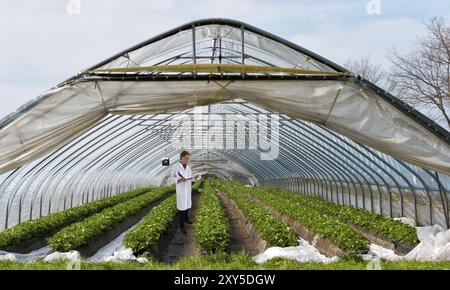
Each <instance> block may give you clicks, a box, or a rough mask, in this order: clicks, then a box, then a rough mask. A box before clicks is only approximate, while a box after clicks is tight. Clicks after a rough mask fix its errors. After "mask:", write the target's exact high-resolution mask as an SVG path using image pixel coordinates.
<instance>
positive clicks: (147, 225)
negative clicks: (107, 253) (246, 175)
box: [123, 196, 178, 253]
mask: <svg viewBox="0 0 450 290" xmlns="http://www.w3.org/2000/svg"><path fill="white" fill-rule="evenodd" d="M177 213H178V210H177V202H176V196H172V197H170V198H168V199H166V200H165V201H164V202H162V203H161V204H159V205H158V206H157V207H155V208H154V209H152V211H151V212H150V213H149V214H148V215H147V216H146V217H145V218H144V219H143V220H142V221H141V223H140V224H139V225H138V226H136V227H135V228H134V229H133V230H132V231H131V232H129V233H128V234H127V235H126V236H125V239H124V241H123V244H124V246H125V247H127V248H131V249H133V252H134V253H143V252H145V251H148V250H151V249H152V248H153V247H154V246H156V244H157V243H158V241H159V240H160V239H161V237H162V236H163V235H164V234H165V233H167V231H168V229H169V228H170V226H171V225H172V223H173V221H174V219H175V218H176V216H177Z"/></svg>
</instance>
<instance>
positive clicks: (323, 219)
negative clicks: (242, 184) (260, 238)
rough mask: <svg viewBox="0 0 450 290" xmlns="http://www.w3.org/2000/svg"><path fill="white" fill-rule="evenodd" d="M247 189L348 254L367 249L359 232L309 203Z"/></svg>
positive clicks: (366, 243) (272, 193) (273, 193)
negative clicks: (305, 203)
mask: <svg viewBox="0 0 450 290" xmlns="http://www.w3.org/2000/svg"><path fill="white" fill-rule="evenodd" d="M247 191H248V192H249V193H251V194H253V195H254V196H255V197H257V198H258V199H260V200H261V201H262V202H264V203H265V204H267V205H269V206H271V207H273V208H274V209H276V210H277V211H279V212H281V213H283V214H284V215H286V216H288V217H290V218H292V219H294V220H297V221H298V222H299V223H300V224H302V225H303V226H305V227H306V228H308V229H309V230H311V231H313V232H315V233H316V234H318V235H320V236H322V237H323V238H326V239H328V240H330V242H332V243H333V244H335V245H336V246H338V247H340V248H341V249H342V250H344V251H346V252H347V253H349V254H352V253H358V252H365V251H367V250H368V249H369V244H370V243H369V241H368V240H367V239H366V238H365V237H363V236H362V235H361V234H359V233H358V232H356V231H355V230H353V229H351V228H350V227H348V226H347V225H345V224H343V223H341V222H339V221H336V220H335V219H333V218H330V217H329V216H327V215H325V214H324V212H322V211H317V210H315V209H314V207H312V206H310V205H304V204H302V203H301V202H299V201H298V200H297V199H296V198H294V197H293V196H291V195H289V193H286V194H280V193H279V192H278V191H277V192H276V193H275V192H272V191H268V190H262V189H248V190H247ZM292 194H294V193H292ZM287 195H289V196H287Z"/></svg>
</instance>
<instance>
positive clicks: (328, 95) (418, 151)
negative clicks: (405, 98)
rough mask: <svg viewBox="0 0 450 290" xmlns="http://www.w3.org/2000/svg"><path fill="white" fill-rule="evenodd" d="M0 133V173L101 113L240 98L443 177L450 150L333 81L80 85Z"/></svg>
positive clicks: (449, 168)
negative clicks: (336, 133) (315, 124)
mask: <svg viewBox="0 0 450 290" xmlns="http://www.w3.org/2000/svg"><path fill="white" fill-rule="evenodd" d="M49 95H50V96H49V97H47V98H45V99H44V100H43V101H42V102H40V103H39V104H38V105H37V106H35V107H33V108H32V109H30V110H29V111H27V112H25V113H23V114H22V115H21V116H20V117H19V118H18V119H16V120H15V121H14V122H12V123H11V124H9V125H7V126H6V127H4V128H2V129H1V130H0V148H1V149H0V171H1V172H6V171H8V170H11V169H14V168H17V167H19V166H21V165H23V164H26V163H29V162H31V161H33V160H34V159H36V158H38V157H40V156H43V155H45V154H47V153H49V152H51V151H52V150H54V149H57V148H59V147H60V146H61V145H64V144H66V143H67V142H68V141H70V140H72V139H73V138H75V137H77V136H79V135H80V134H81V133H82V132H84V131H86V130H87V129H89V128H91V127H92V125H93V124H95V123H97V122H98V121H99V120H101V119H102V118H104V117H105V116H106V115H107V114H108V113H112V114H121V115H129V114H130V115H132V114H155V113H161V112H171V111H177V110H181V109H186V108H191V107H193V106H202V105H206V104H211V103H216V102H220V101H224V100H229V99H233V98H241V99H244V100H247V101H249V102H251V103H254V104H257V105H259V106H261V107H264V108H267V109H269V110H271V111H274V112H279V113H283V114H286V115H289V116H291V117H294V118H299V119H302V120H307V121H311V122H314V123H318V124H324V125H325V126H326V127H328V128H330V129H332V130H333V131H335V132H338V133H340V134H342V135H344V136H347V137H350V138H351V139H353V140H356V141H358V142H360V143H363V144H366V145H368V146H370V147H372V148H375V149H377V150H379V151H381V152H384V153H386V154H388V155H391V156H393V157H395V158H398V159H401V160H405V161H407V162H409V163H412V164H416V165H419V166H422V167H427V168H431V169H433V170H436V171H440V172H442V173H446V174H449V173H450V146H449V145H448V144H446V143H444V142H443V141H442V140H440V139H439V138H438V137H436V136H435V135H433V134H432V133H431V132H429V131H428V130H427V129H425V128H423V127H422V126H421V125H419V124H417V123H416V122H415V121H413V120H412V119H410V118H409V117H407V116H406V115H404V114H403V113H401V112H399V111H397V110H396V109H395V108H394V107H393V106H392V105H390V104H389V103H387V102H386V101H384V100H383V99H381V98H380V97H378V96H377V95H376V94H374V93H372V92H370V91H369V90H366V89H364V88H361V87H359V86H358V85H355V84H353V83H351V82H338V81H280V80H277V81H263V82H261V81H248V80H247V81H233V82H232V81H222V82H219V81H215V82H207V81H180V82H178V81H170V82H125V81H124V82H108V81H98V82H80V83H77V84H73V85H70V86H66V87H63V88H59V89H56V90H55V91H52V92H50V93H49Z"/></svg>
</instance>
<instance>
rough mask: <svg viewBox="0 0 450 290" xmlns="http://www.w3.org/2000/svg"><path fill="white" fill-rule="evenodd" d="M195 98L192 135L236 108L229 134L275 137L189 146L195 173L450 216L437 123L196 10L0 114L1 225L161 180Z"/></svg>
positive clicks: (449, 167)
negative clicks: (271, 152) (239, 129)
mask: <svg viewBox="0 0 450 290" xmlns="http://www.w3.org/2000/svg"><path fill="white" fill-rule="evenodd" d="M297 95H298V96H297ZM198 106H199V107H202V108H204V110H206V113H201V114H200V115H201V116H202V117H204V118H205V120H206V121H205V122H203V123H202V124H201V125H200V126H199V127H198V126H197V127H195V129H194V131H193V132H192V136H191V137H192V138H193V139H195V138H203V136H204V134H209V135H210V134H219V135H220V134H221V133H222V132H221V131H220V130H218V131H214V129H211V127H213V126H212V125H211V124H212V123H214V122H215V121H217V120H214V117H215V116H226V117H227V118H229V119H230V120H231V121H236V122H239V120H241V118H242V117H243V116H245V117H246V118H247V120H248V121H249V122H247V123H246V124H245V126H244V127H245V128H244V132H245V133H244V135H245V136H241V137H245V140H250V139H251V138H257V140H258V141H259V143H260V144H259V145H260V147H261V148H267V147H270V146H271V144H274V143H276V144H278V145H279V154H278V156H277V158H276V159H274V160H262V159H261V158H260V151H261V148H254V147H252V148H250V147H251V146H247V147H248V148H247V147H246V146H241V147H242V148H240V147H239V146H240V145H243V144H240V145H239V144H236V147H234V148H233V149H231V150H225V149H215V148H212V149H210V148H206V149H205V148H195V146H193V148H191V150H192V153H193V157H194V170H195V171H197V173H204V174H206V173H210V174H215V175H217V176H218V177H221V178H225V179H235V180H240V181H242V182H245V183H248V184H253V185H260V186H267V187H272V186H274V187H283V188H287V189H289V190H292V191H295V192H298V193H301V194H308V195H316V196H320V197H322V198H324V199H327V200H329V201H333V202H336V203H339V204H346V205H351V206H354V207H360V208H363V209H367V210H370V211H373V212H376V213H379V214H382V215H388V216H391V217H411V218H413V219H415V220H416V221H417V222H418V223H419V224H423V225H431V224H440V225H442V226H445V227H447V228H448V227H450V221H449V202H448V198H449V194H450V176H449V174H450V133H449V132H448V131H446V130H445V129H443V128H442V127H440V126H439V125H438V124H436V123H435V122H433V121H431V120H430V119H428V118H427V117H426V116H424V115H423V114H421V113H420V112H418V111H416V110H414V109H413V108H411V107H410V106H408V105H407V104H405V103H404V102H402V101H400V100H399V99H397V98H396V97H394V96H393V95H391V94H389V93H388V92H386V91H384V90H382V89H381V88H379V87H377V86H375V85H374V84H372V83H370V82H368V81H367V80H363V79H362V78H361V77H359V76H356V75H354V74H353V73H351V72H349V71H348V70H346V69H345V68H343V67H341V66H339V65H337V64H335V63H333V62H331V61H329V60H327V59H325V58H323V57H321V56H319V55H317V54H315V53H313V52H311V51H309V50H306V49H304V48H302V47H300V46H298V45H296V44H293V43H291V42H289V41H286V40H284V39H282V38H280V37H277V36H275V35H273V34H270V33H268V32H265V31H262V30H260V29H258V28H256V27H253V26H250V25H248V24H245V23H242V22H239V21H234V20H226V19H207V20H201V21H195V22H191V23H188V24H186V25H183V26H180V27H177V28H175V29H173V30H171V31H168V32H166V33H163V34H161V35H159V36H157V37H154V38H151V39H149V40H148V41H145V42H143V43H141V44H139V45H137V46H134V47H132V48H130V49H127V50H125V51H123V52H121V53H119V54H117V55H115V56H113V57H111V58H108V59H107V60H105V61H103V62H101V63H99V64H97V65H95V66H93V67H91V68H89V69H87V70H85V71H83V72H81V73H80V74H77V75H75V76H73V77H71V78H69V79H68V80H66V81H64V82H62V83H61V84H60V85H58V86H57V87H55V88H53V89H51V90H50V91H48V92H47V93H45V94H44V95H42V96H40V97H39V98H37V99H36V100H34V101H32V102H30V103H28V104H26V105H25V106H23V107H21V108H20V109H19V110H18V111H17V112H15V113H13V114H11V115H10V116H7V117H6V118H4V119H3V120H1V121H0V148H1V149H0V174H1V175H0V228H4V229H6V228H9V227H11V226H13V225H15V224H18V223H21V222H23V221H25V220H29V219H34V218H39V217H42V216H45V215H48V214H49V213H52V212H57V211H61V210H64V209H67V208H71V207H74V206H77V205H80V204H85V203H88V202H91V201H94V200H98V199H100V198H103V197H106V196H112V195H115V194H117V193H120V192H123V191H125V190H129V189H133V188H137V187H141V186H148V185H158V186H159V185H162V184H164V183H166V182H167V176H168V175H169V171H170V168H167V167H162V166H161V160H162V159H163V158H166V157H167V158H170V160H171V162H175V161H176V160H177V154H178V153H179V152H178V151H179V150H178V149H177V148H174V147H172V146H171V142H172V139H171V138H173V134H174V133H175V132H177V130H180V129H182V128H181V127H182V124H184V123H186V122H194V123H195V122H196V117H198V113H197V112H196V109H194V107H198ZM358 110H361V111H358ZM260 116H265V117H264V118H267V119H270V120H271V121H273V118H275V116H276V117H277V118H279V134H270V135H271V136H270V137H271V138H270V140H268V139H267V138H266V139H265V138H262V137H260V136H259V135H262V132H261V131H260V130H256V131H254V130H253V129H254V128H253V127H252V125H251V124H253V123H258V122H260V119H259V117H260ZM211 122H212V123H211ZM380 122H384V123H380ZM233 126H234V125H233ZM272 129H273V128H272ZM233 132H235V131H234V127H233ZM234 134H238V133H233V137H234ZM209 135H208V136H209ZM255 136H256V137H255ZM258 136H259V137H258ZM246 142H247V141H246ZM244 145H246V144H244Z"/></svg>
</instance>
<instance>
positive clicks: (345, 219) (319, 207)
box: [269, 189, 419, 247]
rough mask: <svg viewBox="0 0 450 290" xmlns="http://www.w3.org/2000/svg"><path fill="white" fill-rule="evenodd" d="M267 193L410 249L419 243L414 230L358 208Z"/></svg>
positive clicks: (320, 200) (301, 196)
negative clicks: (407, 246)
mask: <svg viewBox="0 0 450 290" xmlns="http://www.w3.org/2000/svg"><path fill="white" fill-rule="evenodd" d="M269 191H270V192H271V193H273V194H276V195H277V196H280V197H283V198H285V199H289V200H291V201H294V202H296V203H297V204H300V205H302V206H304V207H309V208H312V209H314V210H315V211H317V212H320V213H322V214H324V215H327V216H329V217H330V218H334V219H337V220H338V221H340V222H342V223H346V224H352V225H355V226H359V227H361V228H364V229H366V230H368V231H370V232H372V233H375V234H379V235H381V236H383V237H384V238H386V239H388V240H390V241H393V242H397V243H401V244H406V245H409V246H411V247H414V246H416V245H417V244H418V243H419V240H418V237H417V230H416V229H415V228H413V227H411V226H409V225H406V224H404V223H402V222H400V221H396V220H393V219H391V218H389V217H386V216H382V215H378V214H376V213H373V212H369V211H365V210H362V209H359V208H353V207H350V206H344V205H338V204H335V203H331V202H328V201H326V200H323V199H321V198H318V197H312V196H306V195H300V194H297V193H293V192H287V191H284V190H281V189H270V190H269Z"/></svg>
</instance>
